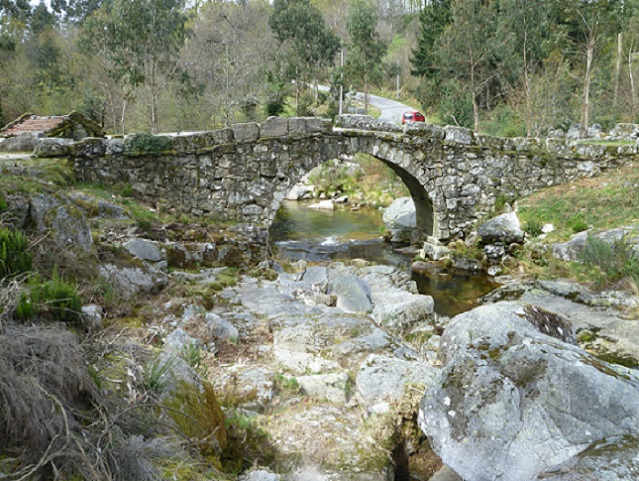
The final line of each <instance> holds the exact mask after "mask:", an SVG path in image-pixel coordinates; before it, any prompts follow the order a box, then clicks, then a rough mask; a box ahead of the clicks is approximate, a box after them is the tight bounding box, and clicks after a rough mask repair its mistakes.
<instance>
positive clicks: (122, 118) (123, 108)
mask: <svg viewBox="0 0 639 481" xmlns="http://www.w3.org/2000/svg"><path fill="white" fill-rule="evenodd" d="M125 115H126V95H125V96H124V98H123V99H122V116H121V117H120V126H121V127H122V135H126V131H125V129H124V116H125Z"/></svg>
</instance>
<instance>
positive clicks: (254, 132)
mask: <svg viewBox="0 0 639 481" xmlns="http://www.w3.org/2000/svg"><path fill="white" fill-rule="evenodd" d="M231 129H232V130H233V135H234V138H235V141H236V142H253V141H255V140H257V139H258V138H259V137H260V124H257V123H255V122H251V123H247V124H233V125H231Z"/></svg>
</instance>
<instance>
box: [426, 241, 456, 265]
mask: <svg viewBox="0 0 639 481" xmlns="http://www.w3.org/2000/svg"><path fill="white" fill-rule="evenodd" d="M419 255H420V256H421V257H422V258H424V259H433V260H434V261H439V260H441V259H444V258H446V257H448V256H450V249H449V248H448V247H445V246H442V245H439V243H437V244H433V243H431V242H424V244H423V246H422V250H421V251H420V252H419Z"/></svg>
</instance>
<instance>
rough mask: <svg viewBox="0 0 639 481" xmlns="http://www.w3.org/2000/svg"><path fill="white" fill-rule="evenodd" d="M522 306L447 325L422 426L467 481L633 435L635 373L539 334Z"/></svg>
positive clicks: (536, 468) (509, 477)
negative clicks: (441, 361)
mask: <svg viewBox="0 0 639 481" xmlns="http://www.w3.org/2000/svg"><path fill="white" fill-rule="evenodd" d="M526 317H527V314H526V311H525V309H524V306H523V305H522V304H520V303H516V302H515V303H512V302H507V303H497V304H494V305H490V306H482V307H479V308H476V309H474V310H472V311H469V312H467V313H464V314H461V315H459V316H456V317H455V318H454V319H453V320H452V321H451V323H450V325H449V326H448V327H447V328H446V330H445V331H444V335H443V337H442V344H441V345H442V353H443V354H445V355H444V356H443V358H444V362H445V363H446V366H445V367H444V369H443V370H442V371H441V372H440V373H439V374H438V375H437V378H436V379H435V381H434V382H433V384H432V385H431V386H430V387H429V388H428V389H427V391H426V394H425V396H424V399H423V400H422V403H421V405H420V413H419V425H420V427H421V428H422V430H423V431H424V432H425V433H426V435H427V436H428V437H429V439H430V440H431V443H432V446H433V449H434V450H435V452H436V453H437V454H438V455H439V456H440V457H441V458H442V460H443V461H444V463H446V464H447V465H449V466H450V467H451V468H453V469H454V470H455V471H456V472H457V473H459V474H460V475H461V476H462V477H464V478H465V479H467V480H469V481H492V480H495V479H499V480H501V481H522V480H528V479H533V478H534V477H535V476H537V475H538V474H540V473H542V472H544V471H548V470H549V469H552V468H554V467H556V466H558V465H559V464H560V463H562V462H565V461H567V460H568V459H570V458H572V457H573V456H574V455H576V454H577V453H579V452H581V451H583V450H584V449H585V448H587V447H588V446H589V445H591V444H592V443H594V442H596V441H598V440H601V439H604V438H607V437H610V436H615V435H624V434H632V435H636V434H637V433H638V431H639V424H638V422H639V403H637V402H636V399H637V395H639V379H638V378H637V376H636V375H635V374H634V373H633V372H632V371H631V370H629V369H626V368H623V367H621V366H615V365H609V364H607V363H605V362H602V361H600V360H599V359H597V358H595V357H593V356H591V355H589V354H587V353H586V352H584V351H582V350H581V349H579V348H577V347H575V346H573V345H570V344H567V343H564V342H562V341H560V340H558V339H555V338H553V337H550V336H547V335H544V334H542V333H540V332H539V331H538V330H536V329H535V328H534V327H533V326H532V324H531V323H530V322H529V321H528V320H526Z"/></svg>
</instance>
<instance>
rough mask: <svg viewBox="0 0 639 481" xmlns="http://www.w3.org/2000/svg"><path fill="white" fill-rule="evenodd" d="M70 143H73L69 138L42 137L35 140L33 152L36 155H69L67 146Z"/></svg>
mask: <svg viewBox="0 0 639 481" xmlns="http://www.w3.org/2000/svg"><path fill="white" fill-rule="evenodd" d="M71 144H73V140H71V139H54V138H49V137H44V138H40V139H37V140H36V142H35V150H34V152H33V153H34V154H35V156H36V157H64V156H65V155H69V146H70V145H71Z"/></svg>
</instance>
